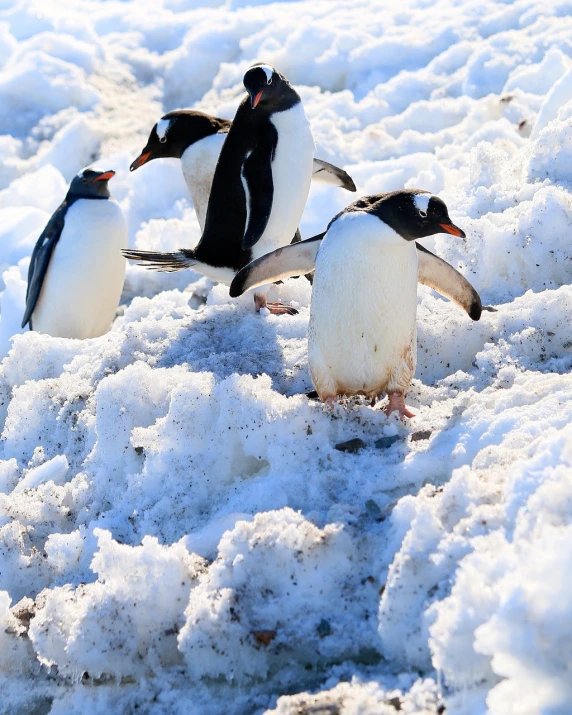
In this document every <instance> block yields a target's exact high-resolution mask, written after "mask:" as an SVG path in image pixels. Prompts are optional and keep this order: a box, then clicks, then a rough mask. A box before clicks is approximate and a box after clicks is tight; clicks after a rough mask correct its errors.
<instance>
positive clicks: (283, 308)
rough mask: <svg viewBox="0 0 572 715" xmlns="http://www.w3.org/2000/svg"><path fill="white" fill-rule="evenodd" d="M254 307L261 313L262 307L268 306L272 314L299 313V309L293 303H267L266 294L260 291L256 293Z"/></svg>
mask: <svg viewBox="0 0 572 715" xmlns="http://www.w3.org/2000/svg"><path fill="white" fill-rule="evenodd" d="M254 307H255V308H256V312H257V313H259V312H260V309H261V308H268V310H269V311H270V312H271V313H272V315H297V313H298V311H297V310H296V308H293V307H292V306H291V305H284V304H283V303H267V302H266V296H265V295H261V294H260V293H255V294H254Z"/></svg>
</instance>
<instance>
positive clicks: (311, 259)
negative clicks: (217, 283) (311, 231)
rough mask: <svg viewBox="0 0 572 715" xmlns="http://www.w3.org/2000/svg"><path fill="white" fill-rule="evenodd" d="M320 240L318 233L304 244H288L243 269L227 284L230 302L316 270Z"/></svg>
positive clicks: (322, 234)
mask: <svg viewBox="0 0 572 715" xmlns="http://www.w3.org/2000/svg"><path fill="white" fill-rule="evenodd" d="M324 236H325V233H319V234H318V235H317V236H314V237H313V238H308V239H307V240H306V241H299V242H298V243H291V244H289V245H288V246H284V247H283V248H278V249H277V250H276V251H272V253H267V254H266V255H265V256H261V257H260V258H257V259H256V260H255V261H252V263H249V264H248V265H247V266H244V268H242V269H241V270H240V271H239V272H238V273H237V274H236V275H235V277H234V279H233V281H232V283H231V284H230V296H231V298H236V297H237V296H239V295H242V294H243V293H244V292H245V291H247V290H250V289H251V288H257V287H258V286H261V285H266V283H273V282H274V281H277V280H281V279H282V278H291V277H292V276H299V275H301V274H303V273H311V272H312V271H313V270H314V268H315V267H316V256H317V255H318V251H319V249H320V245H321V241H322V238H324Z"/></svg>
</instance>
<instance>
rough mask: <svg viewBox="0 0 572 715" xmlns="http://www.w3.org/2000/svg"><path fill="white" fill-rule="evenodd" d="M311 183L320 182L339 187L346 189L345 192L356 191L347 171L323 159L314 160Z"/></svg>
mask: <svg viewBox="0 0 572 715" xmlns="http://www.w3.org/2000/svg"><path fill="white" fill-rule="evenodd" d="M312 181H320V182H321V183H323V184H329V185H330V186H341V187H342V189H346V191H357V189H356V185H355V184H354V180H353V179H352V177H351V176H350V175H349V174H348V172H347V171H344V170H343V169H340V167H339V166H334V164H330V163H328V162H327V161H324V160H323V159H314V169H313V171H312Z"/></svg>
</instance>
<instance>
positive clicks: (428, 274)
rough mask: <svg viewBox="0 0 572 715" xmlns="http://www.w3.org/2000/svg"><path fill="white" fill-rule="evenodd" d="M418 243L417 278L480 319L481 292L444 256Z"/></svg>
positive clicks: (472, 316)
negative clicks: (440, 256) (437, 254)
mask: <svg viewBox="0 0 572 715" xmlns="http://www.w3.org/2000/svg"><path fill="white" fill-rule="evenodd" d="M416 245H417V255H418V257H419V273H418V278H417V280H418V281H419V282H420V283H423V285H426V286H429V287H430V288H433V289H434V290H436V291H437V292H438V293H440V294H441V295H443V296H445V298H449V300H452V301H453V302H454V303H456V304H457V305H458V306H459V307H460V308H462V309H463V310H464V311H465V312H466V313H467V314H468V315H469V316H470V317H471V318H472V319H473V320H479V318H480V317H481V313H482V311H483V306H482V304H481V299H480V296H479V294H478V293H477V291H476V290H475V289H474V288H473V286H472V285H471V284H470V283H469V281H468V280H467V279H466V278H465V277H464V276H462V275H461V274H460V273H459V271H456V270H455V269H454V268H453V266H451V265H449V264H448V263H447V262H446V261H444V260H443V259H442V258H439V257H438V256H436V255H435V254H434V253H431V251H428V250H427V249H426V248H425V247H424V246H421V245H420V244H419V243H417V244H416Z"/></svg>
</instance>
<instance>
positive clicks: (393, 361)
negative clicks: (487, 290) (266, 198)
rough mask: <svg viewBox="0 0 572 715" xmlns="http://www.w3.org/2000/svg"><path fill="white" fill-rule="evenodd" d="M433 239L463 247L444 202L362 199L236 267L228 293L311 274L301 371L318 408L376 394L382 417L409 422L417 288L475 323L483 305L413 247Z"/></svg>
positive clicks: (399, 194)
mask: <svg viewBox="0 0 572 715" xmlns="http://www.w3.org/2000/svg"><path fill="white" fill-rule="evenodd" d="M436 233H447V234H451V235H453V236H456V237H460V238H465V233H464V232H463V231H462V230H461V229H460V228H459V227H458V226H455V225H454V224H453V223H452V221H451V219H450V218H449V213H448V210H447V206H446V205H445V203H444V202H443V201H442V200H441V199H440V198H439V197H437V196H434V195H432V194H430V193H429V192H427V191H423V190H421V189H405V190H400V191H391V192H388V193H383V194H375V195H373V196H364V197H363V198H361V199H359V200H358V201H355V202H354V203H352V204H350V205H349V206H347V207H346V208H345V209H344V210H343V211H341V212H340V213H339V214H338V215H337V216H335V217H334V218H333V219H332V220H331V221H330V223H329V225H328V227H327V229H326V231H325V233H323V234H320V235H318V236H315V237H314V238H312V239H308V240H307V241H302V242H301V243H297V244H294V245H292V246H287V247H285V248H281V249H279V250H277V251H274V252H273V253H271V254H269V255H267V256H263V257H261V258H259V259H258V260H256V261H254V263H252V264H250V265H249V266H246V267H245V268H243V269H242V270H241V271H239V273H238V274H237V275H236V277H235V278H234V280H233V282H232V284H231V286H230V295H231V296H233V297H236V296H238V295H241V294H242V293H244V292H245V291H246V290H249V289H251V288H256V286H257V285H260V284H265V283H267V282H268V281H274V280H277V279H278V278H286V277H288V276H291V275H298V274H299V273H301V272H307V271H310V270H315V275H314V286H313V289H312V302H311V307H310V324H309V331H308V362H309V366H310V374H311V376H312V381H313V383H314V386H315V388H316V391H317V393H318V396H319V397H320V399H321V400H323V401H324V402H326V403H327V404H328V405H330V406H333V405H334V403H335V400H336V398H337V397H338V396H340V395H356V394H364V395H366V396H367V397H369V398H371V400H372V405H373V404H375V400H376V399H377V398H378V397H379V396H380V395H381V394H382V393H383V392H385V393H387V395H388V397H389V403H388V405H387V406H386V408H385V412H386V414H387V415H390V414H391V413H392V412H394V411H398V412H399V416H400V418H405V417H414V415H413V413H412V412H410V410H408V409H407V407H406V405H405V396H406V395H407V391H408V389H409V385H410V383H411V380H412V378H413V375H414V373H415V367H416V360H417V354H416V353H417V349H416V345H417V338H416V313H417V289H416V286H417V282H418V281H420V282H423V283H425V284H427V285H430V286H431V287H433V288H436V289H437V290H439V291H440V292H442V293H444V294H445V295H446V296H448V297H450V298H451V299H452V300H454V301H455V302H456V303H458V304H459V305H461V307H463V309H464V310H466V311H467V313H468V314H469V316H470V317H471V318H472V319H473V320H479V318H480V317H481V311H482V305H481V300H480V298H479V296H478V294H477V292H476V291H475V289H474V288H473V287H472V286H471V284H470V283H469V282H468V281H467V280H466V279H465V278H463V276H461V274H460V273H458V272H457V271H455V269H454V268H453V267H452V266H450V265H449V264H447V263H446V262H445V261H442V260H441V259H440V258H438V257H437V256H435V255H434V254H432V253H431V252H430V251H428V250H427V249H425V248H422V247H421V246H419V245H417V244H416V239H420V238H424V237H426V236H431V235H433V234H436Z"/></svg>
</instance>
